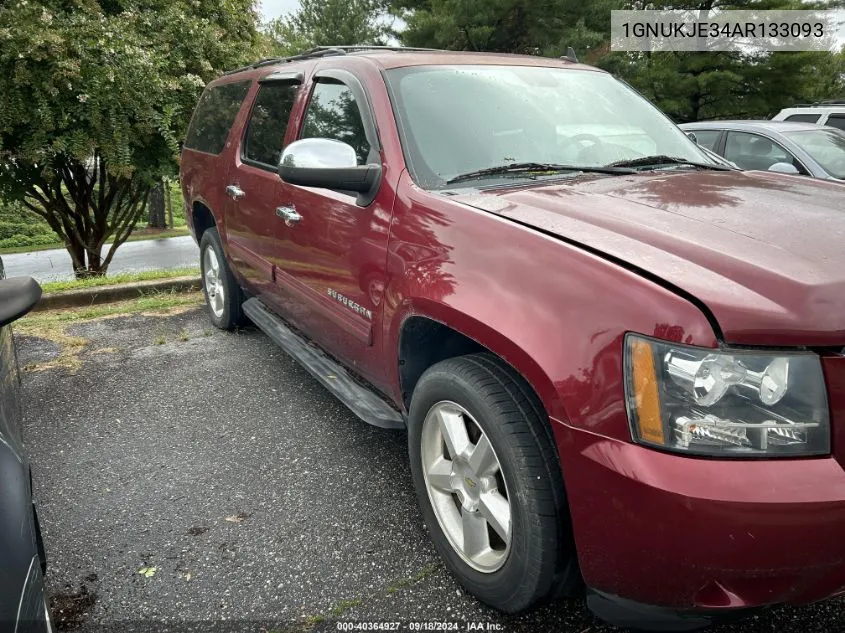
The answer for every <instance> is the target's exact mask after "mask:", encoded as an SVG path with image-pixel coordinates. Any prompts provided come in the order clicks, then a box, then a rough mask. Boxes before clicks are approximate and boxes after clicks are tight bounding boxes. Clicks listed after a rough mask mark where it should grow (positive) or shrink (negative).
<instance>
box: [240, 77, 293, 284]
mask: <svg viewBox="0 0 845 633" xmlns="http://www.w3.org/2000/svg"><path fill="white" fill-rule="evenodd" d="M272 77H277V78H276V79H273V80H265V81H263V82H262V83H261V85H260V86H259V88H258V93H257V95H256V97H255V101H254V102H253V105H252V109H251V111H250V114H249V119H248V121H247V124H246V126H244V129H245V131H244V134H243V139H242V141H241V144H240V151H238V152H237V153H236V159H235V164H234V166H233V168H232V170H231V172H230V174H229V179H228V182H227V189H226V191H227V193H228V194H229V196H230V197H231V198H232V200H231V202H230V212H229V214H228V216H227V222H226V230H227V233H228V239H229V256H230V257H231V259H232V262H233V264H234V267H235V270H237V271H238V272H239V273H240V274H241V275H243V276H244V278H245V279H246V280H247V282H248V284H249V286H250V289H251V290H252V291H253V292H256V293H257V294H258V295H259V296H262V297H266V296H267V295H272V289H273V265H274V259H275V258H276V257H277V255H278V250H279V249H278V246H279V245H278V244H277V242H276V240H277V236H276V229H277V226H278V223H279V218H278V216H277V215H276V212H275V209H276V207H277V206H278V200H279V196H280V195H281V189H282V183H281V181H280V180H279V176H278V174H277V173H276V168H277V166H278V164H279V156H280V155H281V152H282V144H283V140H284V136H285V131H286V129H287V125H288V119H289V117H290V113H291V109H292V108H293V103H294V99H295V97H296V93H297V90H298V89H299V87H300V78H299V76H298V75H291V76H290V77H282V78H278V77H279V75H275V76H272Z"/></svg>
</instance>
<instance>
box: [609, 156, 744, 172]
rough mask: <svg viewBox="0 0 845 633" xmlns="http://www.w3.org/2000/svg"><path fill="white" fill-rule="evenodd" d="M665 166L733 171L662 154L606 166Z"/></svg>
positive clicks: (721, 166)
mask: <svg viewBox="0 0 845 633" xmlns="http://www.w3.org/2000/svg"><path fill="white" fill-rule="evenodd" d="M665 165H689V166H690V167H698V168H699V169H713V170H716V171H733V169H732V168H731V167H728V166H727V165H717V164H716V163H698V162H696V161H694V160H687V159H686V158H677V157H675V156H664V155H662V154H660V155H657V156H641V157H640V158H632V159H630V160H618V161H616V162H615V163H610V164H609V165H606V166H607V167H640V168H653V169H656V168H659V167H663V166H665Z"/></svg>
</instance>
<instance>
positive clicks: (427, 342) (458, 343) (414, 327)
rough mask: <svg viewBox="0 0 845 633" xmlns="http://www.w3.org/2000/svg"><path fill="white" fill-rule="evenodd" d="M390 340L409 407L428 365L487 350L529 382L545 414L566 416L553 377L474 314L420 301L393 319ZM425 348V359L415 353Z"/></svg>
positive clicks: (520, 348)
mask: <svg viewBox="0 0 845 633" xmlns="http://www.w3.org/2000/svg"><path fill="white" fill-rule="evenodd" d="M444 339H445V340H444ZM391 340H392V341H394V345H393V346H392V347H391V349H395V350H397V354H396V363H395V366H396V372H397V375H396V378H397V384H398V385H399V396H400V399H401V402H402V403H403V405H404V406H405V408H406V410H407V409H408V408H409V405H410V399H411V395H412V393H413V389H414V386H415V385H416V382H417V381H418V380H419V377H420V376H421V375H422V373H423V372H424V371H425V370H426V369H427V368H428V367H430V366H431V365H433V364H434V363H436V362H439V361H441V360H445V359H447V358H452V357H455V356H460V355H464V354H470V353H474V352H480V351H487V352H490V353H491V354H493V355H494V356H496V357H497V358H499V359H500V360H501V361H502V362H504V363H506V364H507V365H509V366H510V367H511V368H512V369H513V370H514V371H515V372H516V373H517V374H518V375H519V376H520V377H522V379H523V380H525V381H526V383H527V384H528V386H529V387H530V388H531V389H532V390H533V392H534V394H535V395H536V396H537V398H538V400H539V402H540V404H541V405H542V406H543V408H544V410H545V413H546V415H548V416H550V417H554V418H557V419H563V420H566V419H568V416H566V412H565V409H564V406H563V403H562V401H561V400H560V397H559V395H558V392H557V390H556V389H555V386H554V383H553V381H552V379H551V377H550V376H549V374H548V372H546V371H545V370H544V369H543V368H542V367H541V366H540V365H539V364H538V363H537V361H536V360H535V359H534V358H533V356H532V355H531V353H530V352H529V351H528V350H526V349H524V348H523V347H522V346H520V345H519V344H518V343H516V342H515V341H514V340H513V339H512V338H510V337H508V336H507V335H505V334H503V333H501V332H499V331H497V330H495V329H494V328H492V327H490V326H489V325H487V324H486V323H484V322H483V321H482V320H480V319H478V318H476V317H474V316H472V315H469V314H466V313H464V312H461V311H459V310H456V309H454V308H452V307H451V306H447V305H444V304H442V303H435V302H430V301H427V300H424V299H423V300H417V301H414V302H412V303H411V305H409V306H408V309H407V310H406V311H405V312H404V313H403V314H402V315H401V316H399V315H397V318H395V319H394V326H393V331H392V338H391ZM438 344H439V345H438ZM421 350H422V352H423V353H422V357H420V356H415V355H414V354H419V353H420V351H421Z"/></svg>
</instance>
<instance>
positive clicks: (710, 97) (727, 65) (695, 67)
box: [598, 0, 845, 123]
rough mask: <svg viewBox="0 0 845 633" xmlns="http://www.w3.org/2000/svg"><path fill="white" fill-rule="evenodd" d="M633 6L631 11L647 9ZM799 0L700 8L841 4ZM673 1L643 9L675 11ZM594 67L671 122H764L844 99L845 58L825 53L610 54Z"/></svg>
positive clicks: (741, 0) (716, 1) (735, 1)
mask: <svg viewBox="0 0 845 633" xmlns="http://www.w3.org/2000/svg"><path fill="white" fill-rule="evenodd" d="M639 4H643V3H641V2H634V3H633V5H634V6H632V8H645V5H644V4H643V6H642V7H639V6H637V5H639ZM842 5H843V2H842V0H835V1H834V2H816V3H810V2H802V1H800V0H731V1H722V0H711V2H708V3H706V6H704V7H702V8H710V9H720V10H739V9H759V10H762V9H812V8H814V7H821V8H834V7H837V6H840V7H841V6H842ZM676 6H677V3H674V2H672V1H671V0H657V1H650V2H649V3H648V8H649V9H652V8H653V9H670V8H675V7H676ZM598 65H599V66H601V67H602V68H604V69H606V70H609V71H611V72H613V73H614V74H616V75H617V76H620V77H622V78H623V79H625V80H626V81H628V82H629V83H630V84H631V85H633V86H634V87H635V88H637V89H638V90H640V91H641V92H642V93H643V94H644V95H645V96H646V97H648V98H649V99H651V100H652V101H654V102H655V103H656V104H657V105H658V106H659V107H660V108H661V109H662V110H663V111H664V112H666V113H667V114H668V115H669V116H670V117H672V118H673V119H674V120H675V121H677V122H679V123H682V122H687V121H699V120H706V119H729V118H738V119H748V118H770V117H771V116H773V115H774V114H776V113H777V112H778V111H780V110H781V109H782V108H784V107H787V106H790V105H794V104H795V103H799V102H802V103H803V102H808V101H817V100H822V99H831V98H835V97H837V96H840V95H845V83H843V78H845V57H843V54H842V52H840V53H839V54H832V53H825V52H800V53H795V52H789V53H755V54H746V53H738V52H732V53H722V52H662V53H611V54H609V55H607V56H605V57H603V58H602V59H601V60H599V62H598Z"/></svg>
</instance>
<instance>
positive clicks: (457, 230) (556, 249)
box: [383, 175, 717, 440]
mask: <svg viewBox="0 0 845 633" xmlns="http://www.w3.org/2000/svg"><path fill="white" fill-rule="evenodd" d="M388 250H389V254H388V280H389V283H388V286H387V288H386V291H385V320H384V332H383V336H384V337H385V340H386V342H387V345H386V349H387V350H394V351H395V350H396V349H398V345H399V336H400V334H401V326H402V323H403V322H404V321H405V319H407V318H408V317H409V316H410V315H422V316H427V317H429V318H431V319H433V320H435V321H439V322H441V323H444V324H446V325H448V326H449V327H451V328H453V329H454V330H457V331H458V332H460V333H462V334H464V335H465V336H467V337H469V338H471V339H473V340H475V341H477V342H478V343H480V344H481V345H483V346H484V347H486V348H488V349H489V350H490V351H492V352H493V353H495V354H497V355H499V356H501V357H502V358H504V359H505V360H506V361H507V362H509V363H510V364H511V365H512V366H513V367H514V368H515V369H516V370H517V371H519V372H520V373H521V374H522V375H523V377H525V378H526V380H528V382H529V383H530V384H531V385H532V386H533V387H534V389H535V390H536V392H537V394H538V395H539V397H540V399H541V400H542V402H543V404H544V406H545V408H546V412H547V413H548V415H549V416H550V417H552V418H555V419H558V420H561V421H565V422H567V423H568V424H571V425H572V426H576V427H581V428H584V429H589V430H591V431H592V432H595V433H598V434H600V435H606V436H609V437H615V438H618V439H622V440H630V432H629V430H628V420H627V414H626V411H625V402H624V386H623V375H622V349H623V347H622V342H623V338H624V335H625V333H626V332H629V331H634V332H640V333H643V334H646V335H650V336H655V337H659V338H662V339H666V340H673V341H678V342H684V343H687V344H693V345H701V346H706V347H715V346H716V345H717V340H716V338H715V334H714V332H713V329H712V327H711V325H710V323H709V322H708V320H707V318H706V317H705V315H704V314H703V313H702V312H701V311H700V310H699V309H698V308H697V307H696V306H695V305H693V304H692V303H691V302H690V301H688V300H686V299H684V298H682V297H680V296H678V295H676V294H675V293H673V292H672V291H671V290H669V289H667V288H664V287H662V286H660V285H659V284H657V283H656V282H654V281H650V280H648V279H645V278H643V277H641V276H640V275H638V274H636V273H635V272H634V271H631V270H628V269H626V268H624V267H622V266H620V265H618V264H615V263H612V262H610V261H608V260H605V259H603V258H601V257H600V256H598V255H596V254H593V253H588V252H586V251H584V250H582V249H579V248H578V247H577V246H575V245H572V244H569V243H566V242H563V241H561V240H559V239H556V238H554V237H550V236H547V235H544V234H542V233H541V232H539V231H536V230H533V229H530V228H526V227H524V226H521V225H518V224H516V223H515V222H513V221H510V220H507V219H505V218H502V217H500V216H497V215H494V214H492V213H489V212H485V211H481V210H478V209H474V208H471V207H467V206H465V205H462V204H459V203H457V202H455V201H453V200H450V199H449V197H448V196H443V195H436V194H431V193H429V192H425V191H422V190H421V189H419V188H417V187H416V186H414V185H413V184H412V183H411V181H410V179H409V178H408V177H407V175H405V176H404V177H403V180H402V182H400V187H399V194H398V196H397V202H396V208H395V211H394V221H393V225H392V227H391V237H390V242H389V247H388ZM394 359H395V356H394ZM395 364H396V363H394V365H395ZM393 371H394V375H393V376H392V377H391V382H392V383H393V384H397V383H398V367H394V368H393Z"/></svg>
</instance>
